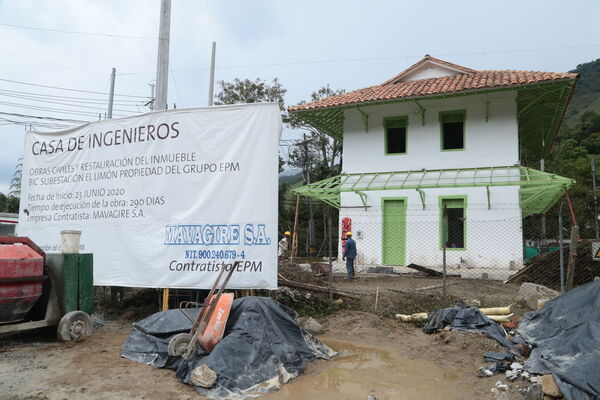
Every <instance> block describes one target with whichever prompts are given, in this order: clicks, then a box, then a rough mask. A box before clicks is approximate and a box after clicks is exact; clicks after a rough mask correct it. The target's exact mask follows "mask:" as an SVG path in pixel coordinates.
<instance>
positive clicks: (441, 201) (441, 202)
mask: <svg viewBox="0 0 600 400" xmlns="http://www.w3.org/2000/svg"><path fill="white" fill-rule="evenodd" d="M456 199H460V200H462V201H463V206H462V209H463V218H464V224H463V226H464V228H463V229H464V230H463V247H460V248H458V247H446V251H447V250H451V251H464V250H467V207H468V204H469V203H468V198H467V195H451V196H438V206H439V208H440V250H443V249H444V232H443V228H444V223H443V218H444V200H456ZM448 208H458V207H448ZM446 229H447V227H446ZM446 237H448V236H447V235H446Z"/></svg>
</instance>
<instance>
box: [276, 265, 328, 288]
mask: <svg viewBox="0 0 600 400" xmlns="http://www.w3.org/2000/svg"><path fill="white" fill-rule="evenodd" d="M279 274H280V275H282V276H283V277H284V278H286V279H289V280H290V281H295V282H300V283H309V284H311V285H319V286H321V285H324V284H326V283H327V275H326V274H322V273H321V275H320V276H317V272H313V271H312V270H311V271H305V270H303V269H302V267H300V265H299V264H296V263H291V262H285V263H282V264H279ZM282 284H283V282H282Z"/></svg>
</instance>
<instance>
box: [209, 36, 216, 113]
mask: <svg viewBox="0 0 600 400" xmlns="http://www.w3.org/2000/svg"><path fill="white" fill-rule="evenodd" d="M216 52H217V43H216V42H212V56H211V57H210V78H209V81H208V105H209V106H212V105H213V97H214V90H215V53H216Z"/></svg>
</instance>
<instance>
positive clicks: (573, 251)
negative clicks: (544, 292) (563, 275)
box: [566, 225, 579, 291]
mask: <svg viewBox="0 0 600 400" xmlns="http://www.w3.org/2000/svg"><path fill="white" fill-rule="evenodd" d="M578 237H579V227H578V226H577V225H575V226H573V228H571V244H570V245H569V263H568V264H567V285H566V290H567V291H569V290H571V289H573V282H574V280H575V261H577V238H578Z"/></svg>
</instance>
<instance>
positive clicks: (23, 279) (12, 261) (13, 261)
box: [0, 237, 48, 324]
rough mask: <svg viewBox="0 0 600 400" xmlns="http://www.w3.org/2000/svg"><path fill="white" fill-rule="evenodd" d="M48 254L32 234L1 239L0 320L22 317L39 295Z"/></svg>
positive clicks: (2, 322)
mask: <svg viewBox="0 0 600 400" xmlns="http://www.w3.org/2000/svg"><path fill="white" fill-rule="evenodd" d="M45 257H46V253H44V251H43V250H42V249H40V248H39V247H37V246H36V245H35V244H34V243H33V242H32V241H31V240H30V239H29V238H17V237H14V238H11V239H7V238H4V240H2V241H1V242H0V324H7V323H15V322H19V321H22V320H23V319H24V318H25V316H26V315H27V313H28V312H29V311H31V309H32V308H33V305H34V304H35V302H36V301H37V300H38V299H39V298H40V296H41V295H42V281H43V280H45V279H47V278H48V276H47V275H44V259H45Z"/></svg>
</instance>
